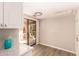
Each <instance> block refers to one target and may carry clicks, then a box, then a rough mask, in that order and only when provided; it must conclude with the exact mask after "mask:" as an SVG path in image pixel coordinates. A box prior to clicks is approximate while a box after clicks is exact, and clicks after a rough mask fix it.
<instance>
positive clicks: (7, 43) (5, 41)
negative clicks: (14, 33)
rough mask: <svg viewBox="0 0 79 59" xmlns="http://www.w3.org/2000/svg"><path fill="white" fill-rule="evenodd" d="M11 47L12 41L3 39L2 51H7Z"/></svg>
mask: <svg viewBox="0 0 79 59" xmlns="http://www.w3.org/2000/svg"><path fill="white" fill-rule="evenodd" d="M11 47H12V39H4V49H9V48H11Z"/></svg>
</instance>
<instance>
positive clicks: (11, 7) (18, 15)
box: [4, 2, 22, 28]
mask: <svg viewBox="0 0 79 59" xmlns="http://www.w3.org/2000/svg"><path fill="white" fill-rule="evenodd" d="M21 23H22V3H21V2H5V3H4V27H5V28H19V27H20V26H21Z"/></svg>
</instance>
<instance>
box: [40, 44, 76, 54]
mask: <svg viewBox="0 0 79 59" xmlns="http://www.w3.org/2000/svg"><path fill="white" fill-rule="evenodd" d="M40 44H42V45H45V46H49V47H51V48H56V49H59V50H63V51H67V52H70V53H73V54H76V52H75V51H70V50H67V49H63V48H60V47H56V46H52V45H48V44H45V43H40Z"/></svg>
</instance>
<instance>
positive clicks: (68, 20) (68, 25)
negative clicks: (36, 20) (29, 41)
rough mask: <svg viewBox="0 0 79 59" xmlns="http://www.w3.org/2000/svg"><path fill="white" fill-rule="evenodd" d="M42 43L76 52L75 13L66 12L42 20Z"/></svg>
mask: <svg viewBox="0 0 79 59" xmlns="http://www.w3.org/2000/svg"><path fill="white" fill-rule="evenodd" d="M40 43H42V44H45V45H49V46H54V47H57V48H60V49H65V50H68V51H73V52H75V20H74V15H72V14H66V15H61V16H57V17H52V18H48V19H45V20H41V21H40Z"/></svg>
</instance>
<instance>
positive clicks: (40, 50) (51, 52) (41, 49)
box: [32, 44, 75, 56]
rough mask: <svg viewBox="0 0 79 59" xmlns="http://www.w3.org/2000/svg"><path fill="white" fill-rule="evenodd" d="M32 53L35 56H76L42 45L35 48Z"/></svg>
mask: <svg viewBox="0 0 79 59" xmlns="http://www.w3.org/2000/svg"><path fill="white" fill-rule="evenodd" d="M32 52H33V56H75V54H72V53H69V52H66V51H62V50H58V49H55V48H51V47H48V46H44V45H40V44H39V45H36V46H34V49H33V50H32Z"/></svg>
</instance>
